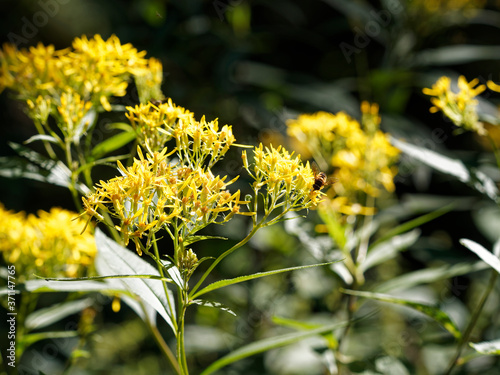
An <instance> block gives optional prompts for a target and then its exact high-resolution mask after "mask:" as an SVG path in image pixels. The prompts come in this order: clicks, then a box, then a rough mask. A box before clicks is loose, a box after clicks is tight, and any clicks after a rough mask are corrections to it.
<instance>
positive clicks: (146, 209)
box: [83, 148, 246, 254]
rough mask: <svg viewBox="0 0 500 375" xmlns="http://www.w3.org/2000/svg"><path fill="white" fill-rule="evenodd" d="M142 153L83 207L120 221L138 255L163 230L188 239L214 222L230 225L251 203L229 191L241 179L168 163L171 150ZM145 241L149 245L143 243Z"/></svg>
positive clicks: (119, 223) (94, 214) (97, 187)
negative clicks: (133, 243)
mask: <svg viewBox="0 0 500 375" xmlns="http://www.w3.org/2000/svg"><path fill="white" fill-rule="evenodd" d="M138 155H139V158H138V159H134V163H133V165H132V166H130V167H128V168H125V167H124V166H123V165H122V164H121V163H120V162H118V168H119V170H120V172H121V173H122V176H120V177H115V178H113V179H111V180H109V181H101V182H100V183H99V184H97V186H96V190H95V193H93V194H90V195H89V196H87V197H84V198H83V203H84V207H85V213H87V214H88V215H92V216H94V217H96V218H97V219H98V220H100V221H103V219H104V218H103V217H102V216H101V215H100V214H99V213H98V209H101V210H104V211H105V212H107V213H109V214H110V215H111V216H112V217H114V218H116V219H117V220H118V224H117V225H116V229H117V230H118V231H120V232H121V234H122V236H123V239H124V243H125V244H128V242H129V240H130V239H131V240H133V241H134V242H135V244H136V249H137V252H138V253H139V254H141V253H142V250H143V248H146V249H147V248H148V245H150V244H151V242H150V241H152V239H153V235H154V234H155V233H156V232H158V231H159V230H161V229H165V230H167V232H169V233H173V232H172V231H170V230H171V229H172V228H175V231H176V232H177V233H181V234H182V237H187V236H189V235H192V234H194V233H196V232H197V231H198V230H200V229H201V228H204V227H206V226H207V225H209V224H220V223H224V222H227V221H228V220H229V219H230V218H231V217H232V216H233V215H234V214H235V213H239V207H240V205H241V204H243V203H246V202H243V201H240V192H239V190H238V191H237V192H236V193H233V194H231V193H229V191H228V190H227V187H228V186H229V185H230V184H232V183H233V182H234V181H235V180H236V179H233V180H232V181H229V182H226V177H220V176H214V175H213V174H212V172H211V171H210V170H207V171H203V170H201V169H192V168H190V167H186V166H183V165H177V166H175V165H172V164H169V163H168V160H167V156H168V153H167V149H164V150H162V152H161V153H158V152H155V153H154V154H152V155H151V154H146V157H144V155H143V153H142V151H141V150H140V148H138ZM224 214H227V216H224ZM143 237H146V239H147V243H146V245H145V246H144V244H143V243H142V242H140V240H141V239H142V238H143Z"/></svg>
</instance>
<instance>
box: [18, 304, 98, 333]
mask: <svg viewBox="0 0 500 375" xmlns="http://www.w3.org/2000/svg"><path fill="white" fill-rule="evenodd" d="M93 303H94V301H93V300H92V299H91V298H86V299H82V300H77V301H69V302H62V303H58V304H56V305H54V306H51V307H47V308H44V309H40V310H36V311H35V312H33V313H31V314H30V315H28V317H27V318H26V321H25V322H24V326H25V327H26V328H27V329H28V330H33V329H39V328H44V327H46V326H48V325H51V324H52V323H55V322H57V321H59V320H61V319H63V318H65V317H67V316H69V315H73V314H76V313H78V312H80V311H82V310H83V309H85V308H87V307H89V306H91V305H92V304H93Z"/></svg>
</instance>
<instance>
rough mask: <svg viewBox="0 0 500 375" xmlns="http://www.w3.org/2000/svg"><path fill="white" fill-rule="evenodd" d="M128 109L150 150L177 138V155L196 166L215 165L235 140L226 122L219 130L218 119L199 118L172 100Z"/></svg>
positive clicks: (141, 139) (131, 120)
mask: <svg viewBox="0 0 500 375" xmlns="http://www.w3.org/2000/svg"><path fill="white" fill-rule="evenodd" d="M127 110H128V113H127V114H126V116H127V118H128V119H129V120H130V123H131V124H132V127H133V128H134V129H136V131H137V132H138V136H139V140H140V141H141V144H143V145H145V146H146V149H147V150H148V151H150V152H155V151H159V150H161V149H162V148H163V147H164V145H165V143H166V142H168V141H169V140H171V139H175V143H176V151H177V156H178V157H179V158H180V160H181V162H182V164H184V165H186V166H189V167H191V168H193V169H197V168H205V167H208V168H211V167H213V166H214V164H215V163H217V162H218V161H219V160H220V159H221V158H223V157H224V155H225V154H226V153H227V151H228V150H229V148H230V147H231V145H233V144H234V142H235V138H234V135H233V130H232V127H231V126H229V125H224V126H223V127H222V128H221V129H220V130H219V123H218V121H217V119H216V120H213V121H206V119H205V117H202V118H201V120H200V121H196V120H195V119H194V115H193V113H192V112H190V111H188V110H186V109H184V108H182V107H179V106H176V105H175V104H173V103H172V100H171V99H168V101H167V102H166V103H160V104H158V105H154V104H152V103H148V104H140V105H137V106H135V107H127Z"/></svg>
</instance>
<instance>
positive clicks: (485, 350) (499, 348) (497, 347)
mask: <svg viewBox="0 0 500 375" xmlns="http://www.w3.org/2000/svg"><path fill="white" fill-rule="evenodd" d="M469 345H470V346H471V347H472V348H473V349H474V350H475V351H477V352H478V353H481V354H484V355H500V339H499V340H494V341H483V342H478V343H475V344H474V343H472V342H470V343H469Z"/></svg>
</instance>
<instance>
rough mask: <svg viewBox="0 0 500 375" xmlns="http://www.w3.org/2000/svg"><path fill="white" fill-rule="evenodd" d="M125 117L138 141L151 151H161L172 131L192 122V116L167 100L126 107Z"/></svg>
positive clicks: (171, 135)
mask: <svg viewBox="0 0 500 375" xmlns="http://www.w3.org/2000/svg"><path fill="white" fill-rule="evenodd" d="M127 111H128V112H127V113H126V116H127V118H128V119H129V121H130V123H131V125H132V127H133V128H134V129H135V130H136V132H137V133H138V135H139V141H140V143H141V144H142V145H145V146H146V148H147V149H149V150H151V151H159V150H161V149H163V147H164V146H165V143H166V142H168V141H169V140H170V139H172V137H173V136H174V130H175V129H178V128H179V127H180V126H186V125H189V124H190V123H191V122H192V121H194V114H193V113H192V112H190V111H188V110H187V109H184V108H182V107H179V106H177V105H175V104H174V103H173V102H172V99H168V100H167V101H166V102H165V103H159V104H158V105H155V104H152V103H147V104H139V105H136V106H135V107H127Z"/></svg>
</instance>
